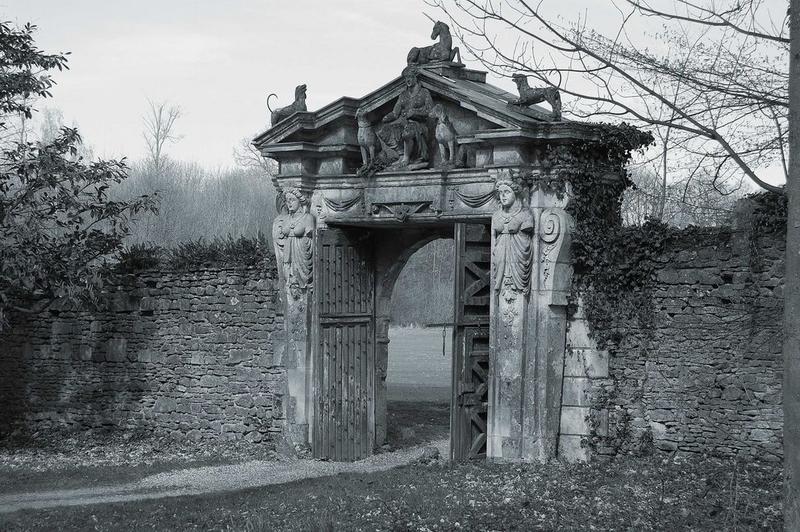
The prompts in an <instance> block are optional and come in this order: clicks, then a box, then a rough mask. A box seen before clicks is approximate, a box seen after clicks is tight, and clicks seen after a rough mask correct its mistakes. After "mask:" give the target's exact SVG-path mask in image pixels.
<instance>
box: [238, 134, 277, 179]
mask: <svg viewBox="0 0 800 532" xmlns="http://www.w3.org/2000/svg"><path fill="white" fill-rule="evenodd" d="M233 160H234V161H235V162H236V164H237V165H238V166H241V167H243V168H256V169H259V170H261V171H263V172H264V173H265V174H267V175H269V176H270V177H272V176H274V175H275V174H277V173H278V163H276V162H275V160H273V159H267V158H265V157H264V156H263V155H261V152H259V151H258V150H257V149H256V147H255V146H253V141H252V139H251V138H249V137H245V138H243V139H242V140H241V141H239V144H237V145H236V146H234V147H233Z"/></svg>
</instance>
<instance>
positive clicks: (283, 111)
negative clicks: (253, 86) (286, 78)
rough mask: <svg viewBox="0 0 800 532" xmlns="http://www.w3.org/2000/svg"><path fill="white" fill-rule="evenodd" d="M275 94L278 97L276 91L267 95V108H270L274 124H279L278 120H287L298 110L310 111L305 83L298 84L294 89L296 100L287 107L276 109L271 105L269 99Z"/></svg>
mask: <svg viewBox="0 0 800 532" xmlns="http://www.w3.org/2000/svg"><path fill="white" fill-rule="evenodd" d="M273 96H275V97H276V98H277V97H278V95H277V94H275V93H274V92H273V93H271V94H270V95H269V96H267V109H269V112H270V120H271V123H272V125H273V126H274V125H275V124H277V123H278V122H281V121H283V120H286V119H287V118H289V117H290V116H292V115H293V114H295V113H298V112H301V111H308V108H307V107H306V85H305V84H303V85H298V86H297V87H295V89H294V101H293V102H292V103H291V104H289V105H287V106H286V107H278V108H277V109H275V110H274V111H273V110H272V108H271V107H270V106H269V99H270V98H272V97H273Z"/></svg>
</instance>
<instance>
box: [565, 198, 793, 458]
mask: <svg viewBox="0 0 800 532" xmlns="http://www.w3.org/2000/svg"><path fill="white" fill-rule="evenodd" d="M781 205H782V204H781V200H780V198H778V199H774V198H772V199H770V198H769V197H767V198H766V199H765V198H764V197H760V198H756V199H755V200H751V201H749V202H744V203H742V204H741V205H740V210H739V213H738V218H737V220H736V223H735V225H734V228H706V229H697V228H689V229H686V230H682V231H678V230H674V229H670V228H667V227H665V226H658V225H654V226H650V227H645V228H627V229H625V230H621V231H619V232H618V233H617V234H616V236H615V237H614V238H628V239H630V241H632V242H634V243H635V244H636V245H635V246H634V247H632V248H631V249H630V250H629V251H628V252H627V253H622V255H620V256H619V260H618V261H617V265H618V266H619V269H618V270H617V271H613V270H609V271H605V273H602V274H600V272H597V271H596V272H595V274H594V275H593V276H592V275H589V276H587V277H591V280H592V281H594V282H595V283H598V282H599V283H602V282H603V281H607V282H608V285H607V286H605V287H604V286H594V287H593V288H588V287H587V285H586V284H585V283H586V281H587V279H586V278H585V279H583V280H582V281H581V280H579V281H578V283H577V285H576V302H577V301H578V299H577V295H578V294H580V305H575V311H576V313H575V314H574V315H573V318H572V323H571V327H570V331H569V333H568V344H569V353H568V356H567V359H568V362H567V367H566V368H565V380H564V406H563V407H562V408H563V411H562V434H563V435H562V437H561V444H562V447H563V448H564V449H565V451H567V452H572V453H573V454H577V455H581V454H585V453H586V452H587V451H593V452H595V453H599V454H614V453H619V452H647V451H650V450H653V449H660V450H663V451H682V452H696V453H709V454H714V455H721V456H740V457H748V458H758V459H767V460H769V459H772V460H779V459H780V457H781V454H782V445H781V441H782V424H783V414H782V409H781V379H782V367H783V359H782V354H781V348H782V346H781V342H782V312H783V272H784V259H785V240H784V238H785V236H784V231H783V225H782V219H781V208H782V206H781ZM626 245H630V243H626V242H608V243H607V247H608V248H609V249H612V248H615V247H616V248H618V250H619V249H624V247H625V246H626ZM625 255H627V259H625V260H623V258H622V257H624V256H625ZM625 261H627V263H626V262H625ZM607 266H608V265H606V267H607ZM625 282H627V283H628V286H623V285H624V283H625ZM581 283H583V284H581ZM618 283H622V284H618ZM609 287H610V288H609ZM578 440H580V443H581V446H580V448H579V447H578V445H577V442H578Z"/></svg>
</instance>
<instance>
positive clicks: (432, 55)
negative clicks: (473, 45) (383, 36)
mask: <svg viewBox="0 0 800 532" xmlns="http://www.w3.org/2000/svg"><path fill="white" fill-rule="evenodd" d="M431 39H434V40H435V39H439V42H437V43H436V44H432V45H431V46H424V47H422V48H417V47H414V48H412V49H411V51H410V52H408V57H407V58H406V60H407V61H408V64H409V65H410V64H416V65H425V64H427V63H435V62H437V61H453V60H454V59H455V58H456V57H458V63H461V52H460V51H459V50H458V47H455V48H453V37H452V35H450V26H448V25H447V24H445V23H444V22H442V21H437V22H436V23H435V24H434V25H433V32H432V33H431Z"/></svg>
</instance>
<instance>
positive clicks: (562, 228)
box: [254, 62, 623, 460]
mask: <svg viewBox="0 0 800 532" xmlns="http://www.w3.org/2000/svg"><path fill="white" fill-rule="evenodd" d="M485 78H486V74H485V73H484V72H478V71H474V70H469V69H466V68H465V67H464V66H463V65H460V64H455V63H450V62H438V63H429V64H425V65H421V66H418V67H409V68H406V69H404V72H403V76H402V77H399V78H397V79H395V80H393V81H392V82H390V83H388V84H387V85H384V86H383V87H381V88H379V89H378V90H376V91H374V92H372V93H370V94H368V95H367V96H365V97H363V98H360V99H353V98H341V99H340V100H337V101H336V102H333V103H332V104H330V105H328V106H325V107H323V108H322V109H320V110H318V111H316V112H306V111H301V112H296V113H294V114H292V115H291V116H289V117H288V118H285V119H284V120H282V121H281V122H279V123H277V124H275V125H274V126H273V127H272V128H271V129H269V130H268V131H266V132H265V133H263V134H262V135H260V136H259V137H258V138H256V139H255V141H254V144H255V145H256V146H257V147H258V149H259V150H260V151H261V153H262V154H263V155H264V156H266V157H270V158H273V159H275V160H277V161H278V163H279V173H278V175H277V176H276V177H275V178H274V182H275V185H276V187H277V188H278V190H279V192H280V197H281V202H280V203H281V206H283V207H285V210H284V213H283V214H281V215H280V216H278V218H277V219H276V221H275V225H274V230H273V240H274V243H275V246H276V255H277V257H278V259H279V262H280V282H281V283H282V291H281V293H282V294H283V297H284V300H285V301H284V302H285V315H284V319H285V322H286V338H285V341H284V342H283V350H282V353H283V356H282V357H281V363H282V365H283V366H284V367H285V368H286V372H287V387H286V393H285V400H284V410H285V412H284V415H285V416H286V428H285V437H286V438H287V440H288V441H289V442H290V443H292V444H308V445H310V446H311V448H312V449H313V451H314V454H315V455H317V456H324V457H329V458H332V459H337V460H353V459H358V458H361V457H364V456H366V455H369V454H370V453H371V452H372V451H373V448H374V447H375V445H376V444H377V443H379V442H380V441H382V431H385V422H384V424H383V425H382V419H381V411H382V410H381V409H382V408H384V407H383V406H382V405H385V389H384V388H383V386H382V376H383V375H385V369H386V353H387V346H386V344H387V341H388V335H387V331H388V323H389V315H390V312H389V309H388V307H387V305H388V304H389V303H388V302H389V301H390V298H391V292H392V290H391V289H392V287H393V285H394V281H395V280H396V278H397V275H398V274H399V272H400V270H401V269H402V266H403V264H404V263H405V261H406V260H407V259H408V257H410V255H411V254H412V253H413V252H414V251H416V249H418V248H419V247H421V246H422V245H424V244H425V243H426V242H428V241H430V240H432V239H433V238H440V237H443V236H444V237H448V238H456V239H457V248H458V249H459V250H460V253H459V255H458V260H457V261H456V264H455V265H454V267H456V268H457V272H458V278H459V279H460V282H461V285H460V290H461V294H460V301H461V305H462V309H461V311H460V313H458V312H457V317H456V320H455V321H456V337H457V342H456V346H457V348H458V349H461V351H460V353H461V354H460V355H459V357H460V358H459V361H458V365H459V366H458V371H457V372H454V375H455V377H454V379H456V380H457V381H458V382H456V381H455V380H454V392H453V393H454V400H453V403H454V405H457V407H458V408H454V412H455V413H454V415H453V421H452V425H453V431H452V434H453V435H452V438H453V442H454V443H455V445H454V449H455V451H454V452H455V455H454V457H455V458H461V457H468V456H470V455H473V456H481V455H483V454H484V453H485V455H486V456H487V457H490V458H502V459H509V460H543V459H547V458H549V457H552V456H555V455H556V454H557V453H558V441H559V424H560V411H561V409H560V407H561V387H562V379H563V369H564V353H565V339H566V323H567V294H568V291H569V287H570V283H571V276H572V268H571V265H570V260H569V247H570V235H571V230H572V227H573V223H572V220H571V218H570V216H569V215H568V214H567V212H566V210H565V207H566V205H567V203H568V201H569V199H570V195H571V187H570V182H571V180H573V179H579V178H580V177H581V175H580V174H579V173H578V172H577V170H576V168H578V167H580V168H585V167H586V165H583V164H582V165H580V166H576V164H575V161H576V160H577V159H579V158H580V159H581V160H583V161H586V160H591V161H594V163H596V164H595V168H596V171H598V172H602V173H603V175H605V176H606V178H607V179H608V180H609V181H614V180H619V179H623V169H622V168H620V167H614V168H612V167H609V164H608V163H607V161H608V158H607V156H606V153H607V147H606V146H605V145H604V144H603V142H604V141H603V138H604V137H603V132H604V131H606V130H607V126H600V125H597V124H588V123H576V122H568V121H562V120H560V119H559V120H556V119H555V118H554V117H553V116H552V115H551V114H549V113H546V112H544V111H543V110H542V109H538V108H536V107H530V108H529V107H525V106H519V105H514V104H513V101H514V100H515V99H516V98H515V96H514V95H511V94H509V93H507V92H505V91H503V90H502V89H499V88H497V87H493V86H491V85H489V84H487V83H486V79H485ZM604 128H606V129H604ZM594 163H593V164H594ZM457 228H460V229H457ZM470 228H472V229H470ZM475 228H477V229H475ZM459 246H460V247H459ZM382 372H384V373H382ZM459 408H460V410H458V409H459ZM384 419H385V416H384Z"/></svg>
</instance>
